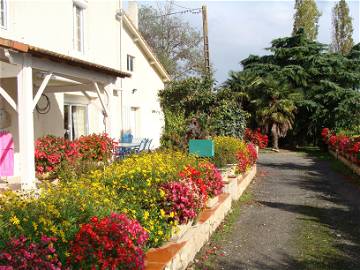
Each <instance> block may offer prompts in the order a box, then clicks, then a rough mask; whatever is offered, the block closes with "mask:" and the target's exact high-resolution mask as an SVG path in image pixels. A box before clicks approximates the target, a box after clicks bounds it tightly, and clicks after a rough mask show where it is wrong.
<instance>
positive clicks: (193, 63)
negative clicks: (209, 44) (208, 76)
mask: <svg viewBox="0 0 360 270" xmlns="http://www.w3.org/2000/svg"><path fill="white" fill-rule="evenodd" d="M173 12H174V4H173V2H172V1H165V2H164V4H158V5H157V6H156V7H153V6H141V8H140V9H139V29H140V32H141V33H142V35H143V37H144V38H145V40H146V41H147V42H148V43H149V45H150V47H151V48H153V49H154V51H155V53H156V55H157V56H158V58H159V60H160V62H161V64H162V65H163V66H164V68H165V70H166V71H167V72H168V73H169V74H170V76H171V78H172V79H175V80H177V79H182V78H185V77H187V76H199V75H202V74H204V68H203V66H204V65H203V56H202V36H201V34H200V32H199V31H198V30H197V29H195V28H193V27H192V26H190V24H189V23H187V22H185V21H184V20H183V19H182V18H181V17H179V16H177V15H172V16H163V15H164V14H169V13H173Z"/></svg>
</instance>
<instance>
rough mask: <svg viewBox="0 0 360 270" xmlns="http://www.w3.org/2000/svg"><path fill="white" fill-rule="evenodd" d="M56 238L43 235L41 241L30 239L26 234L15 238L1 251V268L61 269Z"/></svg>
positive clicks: (16, 269) (10, 269) (23, 269)
mask: <svg viewBox="0 0 360 270" xmlns="http://www.w3.org/2000/svg"><path fill="white" fill-rule="evenodd" d="M54 242H56V238H52V237H47V236H42V237H41V240H40V243H34V242H31V241H29V239H27V238H26V237H24V236H20V237H18V238H13V239H11V240H10V241H9V242H7V243H6V246H5V248H4V249H3V250H2V251H0V269H4V270H27V269H52V270H61V269H62V264H61V262H60V261H59V259H58V256H57V254H56V250H55V248H54V247H53V243H54Z"/></svg>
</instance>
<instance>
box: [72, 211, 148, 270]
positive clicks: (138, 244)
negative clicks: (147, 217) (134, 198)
mask: <svg viewBox="0 0 360 270" xmlns="http://www.w3.org/2000/svg"><path fill="white" fill-rule="evenodd" d="M147 239H148V234H147V232H146V231H145V230H144V229H143V228H142V227H141V225H140V224H139V222H137V221H136V220H130V219H128V218H127V217H126V216H125V215H123V214H115V213H112V214H111V215H110V216H107V217H105V218H103V219H98V218H97V217H92V218H91V219H90V223H87V224H83V225H82V226H81V228H80V230H79V232H78V233H77V234H76V236H75V239H74V241H73V242H72V244H71V248H70V253H71V257H70V258H69V262H70V263H71V265H72V266H76V267H79V268H80V269H90V268H96V269H120V268H121V269H133V270H138V269H144V257H145V256H144V250H143V249H144V245H145V242H146V240H147Z"/></svg>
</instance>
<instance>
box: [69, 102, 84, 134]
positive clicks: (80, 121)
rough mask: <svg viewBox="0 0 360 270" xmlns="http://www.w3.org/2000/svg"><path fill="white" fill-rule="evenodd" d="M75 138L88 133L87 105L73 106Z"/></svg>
mask: <svg viewBox="0 0 360 270" xmlns="http://www.w3.org/2000/svg"><path fill="white" fill-rule="evenodd" d="M72 109H73V111H72V118H73V131H74V134H73V139H77V138H79V137H80V136H82V135H86V107H83V106H72Z"/></svg>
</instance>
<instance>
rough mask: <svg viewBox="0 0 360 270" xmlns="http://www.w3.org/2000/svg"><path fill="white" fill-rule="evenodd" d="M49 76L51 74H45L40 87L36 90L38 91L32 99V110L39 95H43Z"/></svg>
mask: <svg viewBox="0 0 360 270" xmlns="http://www.w3.org/2000/svg"><path fill="white" fill-rule="evenodd" d="M51 76H52V72H51V73H48V74H46V76H45V78H44V80H43V81H42V83H41V85H40V87H39V89H38V91H37V93H36V95H35V97H34V101H33V109H35V107H36V104H37V103H38V102H39V100H40V97H41V95H42V94H43V93H44V90H45V88H46V86H47V85H48V83H49V81H50V79H51Z"/></svg>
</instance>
